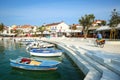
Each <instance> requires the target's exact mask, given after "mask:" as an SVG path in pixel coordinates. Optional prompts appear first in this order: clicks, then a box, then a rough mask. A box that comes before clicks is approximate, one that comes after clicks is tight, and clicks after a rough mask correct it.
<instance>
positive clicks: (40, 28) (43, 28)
mask: <svg viewBox="0 0 120 80" xmlns="http://www.w3.org/2000/svg"><path fill="white" fill-rule="evenodd" d="M37 30H38V31H40V32H41V34H42V36H43V32H44V31H45V26H44V25H42V26H40V27H39V28H38V29H37Z"/></svg>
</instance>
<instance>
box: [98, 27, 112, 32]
mask: <svg viewBox="0 0 120 80" xmlns="http://www.w3.org/2000/svg"><path fill="white" fill-rule="evenodd" d="M110 29H111V28H110V27H109V26H101V27H100V28H97V29H96V31H105V30H110Z"/></svg>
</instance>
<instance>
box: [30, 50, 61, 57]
mask: <svg viewBox="0 0 120 80" xmlns="http://www.w3.org/2000/svg"><path fill="white" fill-rule="evenodd" d="M62 52H63V51H62V50H58V49H53V48H41V49H32V50H30V55H34V56H43V57H53V56H61V55H62Z"/></svg>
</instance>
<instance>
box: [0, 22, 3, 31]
mask: <svg viewBox="0 0 120 80" xmlns="http://www.w3.org/2000/svg"><path fill="white" fill-rule="evenodd" d="M3 30H4V24H3V23H1V24H0V32H3Z"/></svg>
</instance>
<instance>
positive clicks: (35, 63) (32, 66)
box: [10, 57, 60, 70]
mask: <svg viewBox="0 0 120 80" xmlns="http://www.w3.org/2000/svg"><path fill="white" fill-rule="evenodd" d="M59 64H60V62H58V61H55V60H39V59H31V58H24V57H20V58H17V59H15V60H11V59H10V65H11V66H12V67H15V68H20V69H25V70H56V69H57V67H58V65H59Z"/></svg>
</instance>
